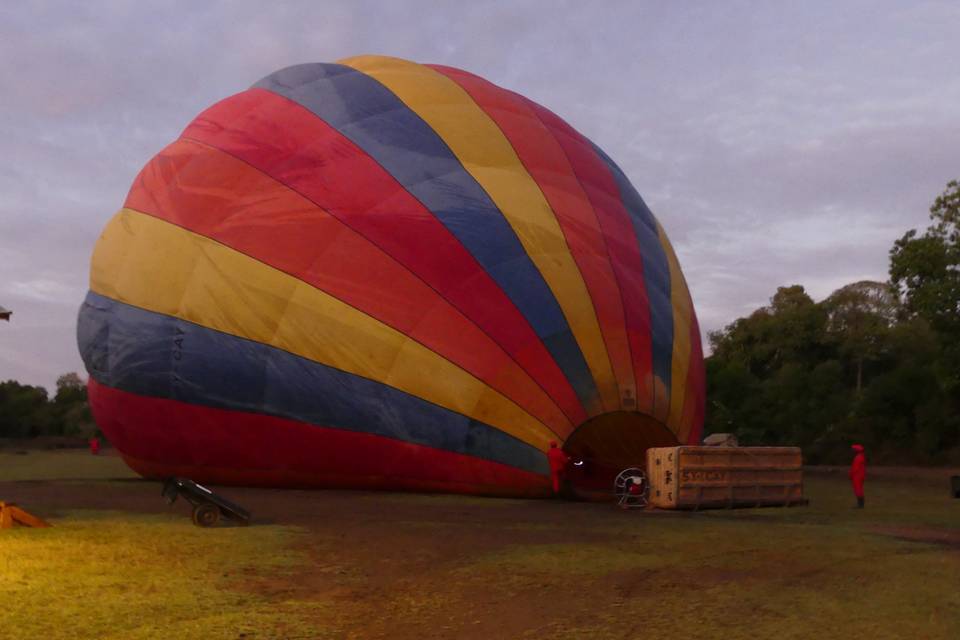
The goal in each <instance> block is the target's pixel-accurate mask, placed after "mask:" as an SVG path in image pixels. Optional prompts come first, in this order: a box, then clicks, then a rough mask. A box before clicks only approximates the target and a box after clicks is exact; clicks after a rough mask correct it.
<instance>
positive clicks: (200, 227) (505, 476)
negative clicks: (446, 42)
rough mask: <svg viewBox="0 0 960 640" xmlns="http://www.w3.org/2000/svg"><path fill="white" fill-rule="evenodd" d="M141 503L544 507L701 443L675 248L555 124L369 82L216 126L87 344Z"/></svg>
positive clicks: (131, 199) (694, 359) (149, 191)
mask: <svg viewBox="0 0 960 640" xmlns="http://www.w3.org/2000/svg"><path fill="white" fill-rule="evenodd" d="M78 341H79V347H80V352H81V355H82V356H83V359H84V362H85V365H86V368H87V371H88V373H89V376H90V378H89V380H90V381H89V397H90V403H91V407H92V410H93V413H94V417H95V419H96V421H97V424H98V425H99V426H100V428H101V429H102V430H103V432H104V433H105V434H106V435H107V436H108V438H109V439H110V441H111V442H112V443H113V444H114V446H115V447H116V448H117V449H118V450H119V452H120V453H121V454H122V455H123V457H124V458H125V460H126V462H127V463H128V464H129V465H130V466H131V467H132V468H133V469H134V470H135V471H137V472H139V473H140V474H142V475H144V476H146V477H168V476H173V475H180V476H188V477H191V478H193V479H195V480H197V481H201V482H209V483H221V484H244V485H259V486H276V487H350V488H375V489H406V490H430V491H448V492H461V493H478V494H489V495H513V496H536V495H546V494H548V493H549V492H550V478H549V470H548V466H547V461H546V451H547V450H548V449H549V442H550V441H551V440H556V441H559V442H560V443H561V446H562V447H563V449H564V450H565V451H566V452H567V453H568V454H569V455H570V456H572V457H574V458H578V459H586V460H588V461H589V463H590V464H589V465H587V467H588V468H589V471H588V472H584V473H583V474H581V476H580V477H579V478H578V479H576V481H577V482H582V483H584V485H586V484H589V483H590V482H597V483H599V484H604V485H605V486H606V484H607V483H609V482H612V479H613V477H614V476H615V475H616V473H617V472H618V471H620V470H621V469H623V468H624V467H627V466H631V465H635V464H637V463H638V462H642V461H643V460H644V457H643V456H644V452H645V451H646V449H647V448H649V447H653V446H669V445H677V444H686V443H696V442H698V441H699V438H700V434H701V425H702V421H703V410H704V374H703V357H702V352H701V344H700V333H699V329H698V327H697V320H696V316H695V314H694V309H693V305H692V302H691V298H690V294H689V291H688V289H687V285H686V283H685V281H684V277H683V274H682V273H681V271H680V266H679V264H678V262H677V258H676V256H675V255H674V252H673V249H672V248H671V245H670V243H669V241H668V240H667V236H666V234H665V233H664V230H663V228H662V227H661V226H660V224H659V223H658V222H657V220H656V219H655V218H654V216H653V215H652V213H651V212H650V210H649V209H648V207H647V206H646V204H645V203H644V201H643V200H642V199H641V197H640V196H639V195H638V193H637V191H636V190H635V189H634V187H633V186H632V185H631V184H630V181H629V180H628V179H627V177H626V176H625V175H624V173H623V172H622V171H621V170H620V168H619V167H618V166H617V165H616V164H615V163H614V162H613V161H612V160H611V159H610V158H609V157H608V156H607V155H606V154H605V153H604V152H603V151H602V150H600V149H599V148H598V147H597V146H596V145H594V144H593V143H591V142H590V140H588V139H587V138H585V137H584V136H583V135H581V134H580V133H578V132H577V131H576V130H574V129H573V128H572V127H571V126H570V125H569V124H567V123H566V122H564V121H563V120H562V119H561V118H559V117H558V116H557V115H555V114H554V113H552V112H551V111H549V110H547V109H546V108H544V107H542V106H540V105H539V104H536V103H535V102H532V101H531V100H528V99H527V98H524V97H523V96H521V95H518V94H516V93H514V92H512V91H509V90H506V89H503V88H501V87H498V86H496V85H494V84H491V83H490V82H488V81H486V80H484V79H482V78H480V77H478V76H476V75H472V74H470V73H467V72H465V71H461V70H458V69H454V68H450V67H445V66H439V65H421V64H416V63H413V62H408V61H405V60H400V59H397V58H389V57H382V56H362V57H356V58H349V59H346V60H341V61H340V62H338V63H336V64H303V65H298V66H293V67H289V68H286V69H282V70H280V71H277V72H276V73H273V74H271V75H269V76H267V77H266V78H264V79H262V80H260V81H259V82H257V83H256V84H254V85H253V86H252V87H251V88H250V89H248V90H246V91H243V92H241V93H238V94H236V95H234V96H231V97H229V98H226V99H225V100H223V101H221V102H219V103H217V104H215V105H213V106H212V107H210V108H209V109H207V110H206V111H204V112H203V113H201V114H200V115H199V116H197V117H196V119H194V120H193V121H192V122H191V123H190V124H189V125H188V126H187V127H186V129H185V130H184V131H183V133H182V134H181V136H180V137H179V138H178V139H177V140H176V141H174V142H173V143H172V144H170V145H169V146H168V147H166V148H165V149H163V150H162V151H160V153H158V154H157V155H156V156H155V157H154V158H153V159H152V160H150V162H149V163H147V165H146V166H145V167H144V168H143V170H142V171H141V172H140V174H139V175H138V176H137V178H136V180H135V181H134V184H133V186H132V188H131V190H130V192H129V195H128V196H127V199H126V202H125V203H124V205H123V208H122V209H120V211H119V212H118V213H117V214H116V215H115V216H114V217H113V218H112V219H111V220H110V222H109V223H108V224H107V226H106V228H105V229H104V231H103V233H102V235H101V237H100V238H99V240H98V241H97V244H96V247H95V249H94V253H93V258H92V266H91V275H90V291H89V293H88V295H87V297H86V300H85V301H84V303H83V305H82V307H81V310H80V314H79V322H78Z"/></svg>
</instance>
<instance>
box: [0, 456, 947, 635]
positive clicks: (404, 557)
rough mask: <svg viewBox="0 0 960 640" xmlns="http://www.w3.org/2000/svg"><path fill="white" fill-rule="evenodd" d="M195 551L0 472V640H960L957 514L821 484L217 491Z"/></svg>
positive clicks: (102, 495)
mask: <svg viewBox="0 0 960 640" xmlns="http://www.w3.org/2000/svg"><path fill="white" fill-rule="evenodd" d="M223 491H224V493H225V494H227V495H228V496H230V497H232V498H234V499H237V500H239V501H240V502H241V503H243V504H245V505H246V506H248V507H250V508H251V510H252V511H253V512H254V514H255V517H256V522H257V524H256V525H255V526H251V527H246V528H240V527H223V528H216V529H212V530H203V529H198V528H196V527H193V526H192V525H191V524H190V522H189V518H188V514H189V510H188V509H187V508H186V506H185V505H182V504H180V503H178V504H177V505H175V506H174V508H173V509H169V508H168V507H167V506H166V505H165V504H164V503H163V502H162V501H161V500H160V498H159V496H158V495H157V494H158V486H157V485H156V484H155V483H148V482H139V481H132V480H131V479H130V474H129V472H128V471H126V469H125V468H124V467H123V466H122V464H121V463H120V461H119V459H117V458H115V457H102V458H95V457H93V456H89V455H86V454H81V453H64V452H51V453H43V452H31V453H30V454H29V455H26V456H12V455H9V454H4V453H0V500H4V499H6V500H12V501H16V502H18V503H20V504H22V505H23V506H25V507H28V508H30V509H31V510H33V511H35V512H37V513H38V514H39V515H42V516H45V517H47V518H48V519H49V520H50V521H51V522H52V523H53V525H54V526H53V527H52V528H50V529H43V530H28V529H14V530H10V531H3V532H0V637H3V638H40V637H42V638H117V639H120V638H199V637H203V638H401V639H403V638H541V637H551V638H639V637H643V636H648V635H649V636H665V635H669V636H670V637H673V638H703V639H711V638H725V639H736V638H783V639H789V638H816V639H817V640H822V639H827V638H841V637H842V638H848V637H864V638H910V639H914V638H917V639H919V638H938V639H939V638H943V639H945V640H947V639H949V640H956V639H957V638H960V501H958V500H951V499H950V498H949V496H948V493H947V490H946V487H945V486H944V484H943V483H935V482H932V481H929V480H925V481H922V482H911V481H910V480H909V479H899V480H889V481H881V480H874V481H872V482H870V483H869V484H868V508H867V509H866V510H864V511H857V510H853V509H851V508H850V506H851V497H850V495H849V490H848V488H847V486H846V483H845V479H844V478H843V477H842V475H840V474H832V475H831V474H814V475H811V476H810V477H808V481H807V485H806V492H807V496H808V497H809V498H810V500H811V505H810V506H809V507H804V508H793V509H756V510H755V509H748V510H737V511H714V512H703V513H696V514H689V513H683V514H676V513H663V512H659V513H634V512H631V513H625V512H620V511H619V510H617V509H615V508H613V507H612V506H609V505H604V504H585V503H562V502H553V501H523V500H497V499H482V498H467V497H458V496H428V495H415V494H374V493H364V492H344V491H331V492H319V491H318V492H280V491H267V490H253V489H229V488H228V489H224V490H223Z"/></svg>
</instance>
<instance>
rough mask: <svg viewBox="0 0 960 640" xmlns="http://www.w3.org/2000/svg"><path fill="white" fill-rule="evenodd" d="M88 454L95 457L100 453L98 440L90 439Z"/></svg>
mask: <svg viewBox="0 0 960 640" xmlns="http://www.w3.org/2000/svg"><path fill="white" fill-rule="evenodd" d="M89 444H90V453H92V454H93V455H97V454H99V453H100V438H90V441H89Z"/></svg>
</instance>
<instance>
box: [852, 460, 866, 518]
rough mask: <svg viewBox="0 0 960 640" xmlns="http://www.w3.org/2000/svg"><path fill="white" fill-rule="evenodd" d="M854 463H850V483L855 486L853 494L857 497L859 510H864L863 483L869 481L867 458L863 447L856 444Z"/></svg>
mask: <svg viewBox="0 0 960 640" xmlns="http://www.w3.org/2000/svg"><path fill="white" fill-rule="evenodd" d="M850 448H851V449H853V450H854V452H855V453H854V456H853V462H852V463H850V483H851V484H853V494H854V495H855V496H857V508H858V509H863V481H864V480H866V479H867V456H866V455H865V454H864V452H863V445H861V444H855V445H853V446H852V447H850Z"/></svg>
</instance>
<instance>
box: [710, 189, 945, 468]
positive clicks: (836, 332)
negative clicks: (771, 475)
mask: <svg viewBox="0 0 960 640" xmlns="http://www.w3.org/2000/svg"><path fill="white" fill-rule="evenodd" d="M930 219H931V224H930V226H928V227H927V229H926V230H925V231H924V232H923V233H919V232H918V231H917V230H916V229H914V230H911V231H908V232H907V233H905V234H904V235H903V236H902V237H901V238H900V239H899V240H897V241H896V242H895V243H894V245H893V247H892V248H891V249H890V268H889V279H888V280H887V281H886V282H855V283H852V284H849V285H847V286H845V287H842V288H840V289H838V290H837V291H835V292H834V293H833V294H831V295H830V296H829V297H827V298H826V299H825V300H822V301H820V302H815V301H814V300H813V299H811V297H810V296H809V295H808V294H807V293H806V291H805V290H804V288H803V287H802V286H800V285H792V286H785V287H780V288H778V289H777V291H776V293H775V294H774V295H773V296H772V297H771V298H770V304H769V305H768V306H766V307H763V308H761V309H757V310H756V311H754V312H753V313H752V314H750V315H749V316H747V317H745V318H739V319H737V320H736V321H734V322H732V323H731V324H729V325H727V326H726V327H724V328H723V329H722V330H719V331H715V332H711V333H710V334H709V335H708V337H709V342H710V346H711V350H712V353H711V355H710V357H709V358H707V360H706V367H707V413H706V426H705V429H706V432H707V433H719V432H733V433H736V434H737V436H738V437H739V439H740V441H741V444H748V445H778V444H790V445H798V446H801V447H803V450H804V454H805V458H806V459H807V461H808V462H810V463H814V464H816V463H839V462H846V461H848V460H849V456H850V444H851V443H854V442H857V443H860V444H863V445H864V446H865V447H866V448H867V450H868V451H869V452H870V455H871V459H872V460H874V461H878V462H886V463H891V464H893V463H897V464H960V183H958V182H957V181H952V182H950V183H949V184H948V185H947V188H946V190H945V191H944V192H943V193H942V194H941V195H940V196H939V197H937V198H936V200H935V201H934V203H933V206H932V207H931V208H930Z"/></svg>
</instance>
